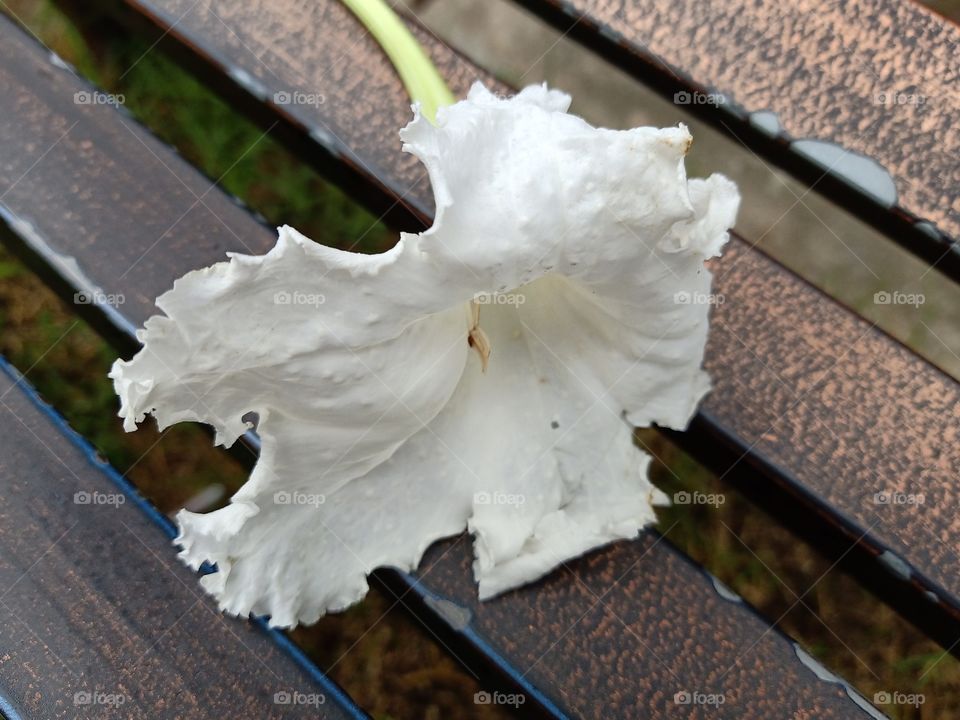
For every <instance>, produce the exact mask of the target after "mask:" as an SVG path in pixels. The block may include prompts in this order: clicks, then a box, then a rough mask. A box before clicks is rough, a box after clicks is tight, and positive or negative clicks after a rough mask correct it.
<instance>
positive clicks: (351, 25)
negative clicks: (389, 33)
mask: <svg viewBox="0 0 960 720" xmlns="http://www.w3.org/2000/svg"><path fill="white" fill-rule="evenodd" d="M123 2H124V3H125V4H126V5H127V6H129V7H130V8H131V9H132V10H133V11H134V12H136V13H138V14H142V15H146V16H147V17H149V18H150V19H151V20H152V21H153V22H154V23H155V24H156V25H157V26H159V27H160V28H162V29H163V30H164V31H165V32H166V31H169V33H168V34H167V36H166V38H165V42H168V43H171V42H177V43H180V44H181V45H183V46H185V47H186V49H187V52H188V53H190V54H194V55H197V56H200V57H202V58H203V59H204V61H205V62H207V63H210V64H212V65H214V66H215V67H217V68H218V69H219V70H220V71H221V72H224V73H226V74H228V75H230V76H231V77H232V79H233V82H235V83H237V84H239V85H240V86H241V87H243V88H246V89H248V90H249V91H251V92H252V93H253V94H254V95H258V96H261V97H262V98H265V99H266V101H267V102H268V103H272V104H274V105H275V107H274V110H275V111H276V112H277V113H279V115H280V116H282V117H284V118H285V119H286V120H287V121H291V122H293V123H295V124H297V125H299V126H300V127H302V128H303V129H304V131H305V132H311V133H312V137H313V140H315V141H316V142H318V143H320V144H321V145H323V146H324V147H326V148H327V149H328V150H330V151H331V152H332V153H334V154H335V155H336V156H338V159H339V161H340V162H341V164H342V165H343V167H344V168H349V169H351V170H354V171H359V172H360V173H363V174H366V175H368V176H370V177H371V178H374V179H375V180H374V183H373V184H374V185H380V186H381V187H384V188H385V189H386V190H387V191H388V192H390V193H392V194H393V197H394V200H396V198H397V197H399V198H401V202H403V203H404V204H407V205H409V206H410V207H411V208H412V209H413V210H414V211H416V212H418V213H420V214H421V215H424V216H429V215H430V214H431V213H432V210H433V196H432V193H431V192H430V184H429V181H428V179H427V175H426V172H425V171H424V170H423V168H422V166H421V165H420V164H419V163H418V162H417V161H416V160H415V159H414V158H413V156H411V155H408V154H405V153H401V152H400V145H401V143H400V138H399V134H398V132H399V130H400V128H401V127H403V126H404V125H405V124H406V123H407V122H409V121H410V120H411V119H412V118H413V114H412V111H411V109H410V99H409V97H408V96H407V95H406V94H405V92H404V91H403V87H402V85H400V83H399V81H398V76H397V73H396V70H394V68H393V65H392V63H391V62H390V61H389V59H388V58H387V56H386V55H385V54H384V53H383V51H382V50H381V49H380V46H379V44H378V43H377V42H376V41H375V40H374V39H373V38H372V37H371V36H370V35H369V34H368V33H366V32H365V30H364V29H363V27H362V26H361V25H360V24H359V23H358V22H357V20H356V18H355V17H354V16H353V14H352V13H351V12H350V11H349V10H348V9H347V8H346V7H344V5H343V4H342V3H340V2H338V1H337V0H320V1H319V2H316V1H315V0H270V1H269V2H268V1H265V0H253V1H252V2H246V1H243V2H239V1H229V2H209V1H208V0H204V1H203V2H200V3H197V2H195V0H153V1H151V0H146V1H144V0H123ZM410 27H411V29H412V30H413V32H414V35H415V36H416V37H417V38H418V39H420V40H421V41H422V42H423V43H424V45H425V47H426V48H427V50H428V52H429V54H430V56H431V57H432V58H433V60H434V62H435V63H436V64H437V66H438V67H439V68H440V70H441V72H442V73H443V75H444V77H445V78H446V79H447V81H448V82H449V84H450V86H451V88H452V89H453V91H454V92H455V93H457V94H459V95H463V94H465V93H466V91H467V90H468V89H469V87H470V85H471V84H472V83H473V82H474V80H477V79H483V80H485V81H486V82H487V83H488V84H489V85H493V82H492V80H491V78H490V77H489V75H487V73H484V72H482V71H480V70H479V69H478V68H477V67H476V66H474V65H471V64H470V63H469V62H467V61H466V60H465V59H464V58H462V57H461V56H459V55H457V54H456V53H455V52H454V51H453V50H451V49H450V48H448V47H446V46H445V45H443V44H441V43H440V42H439V41H437V39H436V38H435V37H434V36H432V35H430V34H429V33H428V32H427V31H426V30H424V29H423V28H422V27H420V26H419V25H416V24H411V26H410ZM223 82H224V83H228V82H230V81H229V80H224V81H223ZM218 84H219V83H218ZM500 89H504V90H505V89H506V88H503V87H502V86H501V88H500ZM295 90H297V91H301V92H304V93H310V94H313V95H317V96H322V97H323V102H322V104H319V103H318V104H281V105H277V104H276V103H274V100H275V98H276V94H277V93H284V92H287V93H292V92H293V91H295ZM334 172H335V170H334ZM391 202H393V201H391Z"/></svg>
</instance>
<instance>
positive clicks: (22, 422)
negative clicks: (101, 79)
mask: <svg viewBox="0 0 960 720" xmlns="http://www.w3.org/2000/svg"><path fill="white" fill-rule="evenodd" d="M6 39H7V38H6V37H4V40H5V41H6ZM78 494H79V495H78ZM84 498H86V499H87V500H88V501H87V502H83V500H84ZM91 499H92V500H91ZM121 500H122V502H121ZM0 514H2V517H3V521H2V523H0V527H2V531H0V547H2V552H0V588H2V590H0V646H2V648H3V652H2V654H0V699H2V700H5V701H6V703H7V704H8V706H9V707H8V708H7V711H6V712H7V713H8V714H9V715H11V716H12V717H21V718H37V720H41V719H42V720H53V719H54V718H95V717H96V718H105V717H111V718H114V717H115V718H119V717H123V718H131V719H133V718H136V719H139V718H143V719H144V720H160V719H162V718H171V719H172V718H185V717H189V718H197V719H201V718H210V719H211V720H221V719H222V718H292V717H303V718H307V717H310V718H314V717H318V715H319V716H320V717H326V718H361V717H367V716H366V714H364V713H363V712H361V711H360V710H359V709H358V708H356V706H354V705H353V704H352V702H350V701H349V699H348V698H347V697H346V696H345V695H344V694H343V692H342V691H341V690H340V689H339V688H338V687H337V686H336V685H334V684H333V683H332V682H330V681H329V680H327V679H326V678H323V677H322V676H320V674H319V671H318V670H317V669H316V668H315V667H313V666H311V665H309V664H308V663H307V662H305V661H304V660H303V659H302V658H301V657H300V656H299V654H296V655H294V654H291V652H289V648H288V649H287V650H285V649H284V646H287V645H289V641H287V640H286V639H285V638H284V637H283V636H281V635H279V634H278V633H275V632H268V631H267V630H265V629H264V627H263V626H262V625H259V624H255V623H252V622H243V621H238V620H234V619H230V618H226V617H224V616H223V615H221V614H220V612H219V611H218V610H217V608H216V604H215V603H214V602H213V601H212V600H211V599H210V598H208V597H206V596H204V595H203V593H202V591H201V590H200V587H199V585H198V584H197V579H196V575H195V574H194V573H193V572H191V571H190V570H188V569H187V568H186V567H185V566H183V565H182V564H181V563H179V562H178V561H177V560H176V558H175V557H174V555H173V553H172V552H171V547H170V540H171V534H170V530H171V528H170V527H169V525H168V524H165V519H164V518H162V517H161V516H159V515H157V514H156V513H155V512H153V511H151V510H149V509H147V506H146V505H145V503H144V501H143V500H142V499H140V498H139V497H138V496H136V494H135V492H134V491H133V490H132V488H130V487H129V486H128V485H127V484H126V482H125V481H124V480H123V479H122V478H121V477H120V476H119V475H117V473H116V472H115V471H114V470H112V469H111V468H109V467H108V466H106V465H104V464H103V461H102V460H99V459H98V458H97V456H96V454H95V452H94V450H93V448H91V447H90V446H89V445H87V444H86V443H85V442H84V441H83V440H82V439H81V438H80V437H79V436H77V435H75V434H74V433H73V432H72V431H70V430H69V428H67V426H66V425H65V423H63V421H62V419H60V418H59V417H58V416H56V415H55V413H53V411H52V410H51V409H50V408H48V407H46V406H44V405H43V404H42V402H41V401H40V400H39V398H38V397H37V396H36V395H35V394H34V392H33V390H32V389H31V388H29V386H28V385H27V384H26V383H25V382H24V381H22V380H20V381H19V382H18V376H17V375H16V371H15V370H13V369H12V368H11V367H10V366H9V365H7V364H6V362H5V361H3V360H2V358H0ZM277 693H288V694H289V696H290V697H291V698H292V697H294V693H296V694H297V695H296V702H291V703H283V700H284V697H275V695H276V694H277ZM321 698H322V700H321ZM275 700H276V701H277V702H275ZM311 703H315V704H311ZM0 707H2V704H0ZM11 710H12V711H13V712H11Z"/></svg>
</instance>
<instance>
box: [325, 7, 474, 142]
mask: <svg viewBox="0 0 960 720" xmlns="http://www.w3.org/2000/svg"><path fill="white" fill-rule="evenodd" d="M341 1H342V2H343V4H344V5H346V6H347V7H348V8H350V10H351V11H352V12H353V14H354V15H356V16H357V18H358V19H359V20H360V22H361V23H363V26H364V27H365V28H367V30H369V31H370V34H371V35H373V37H374V38H375V39H376V41H377V42H379V43H380V47H382V48H383V51H384V52H385V53H386V54H387V56H388V57H389V58H390V60H391V62H393V66H394V68H396V70H397V73H398V74H399V75H400V79H401V80H402V81H403V85H404V87H406V88H407V93H408V94H409V95H410V99H411V100H413V101H414V102H419V103H420V112H421V113H423V115H424V116H425V117H426V118H427V119H428V120H429V121H430V122H432V123H435V122H436V117H437V109H438V108H441V107H443V106H444V105H452V104H453V103H455V102H456V98H455V97H454V95H453V93H452V92H450V88H449V87H447V83H446V82H444V80H443V78H442V77H441V76H440V73H439V72H438V71H437V68H436V66H435V65H434V64H433V61H431V60H430V58H429V57H427V54H426V52H424V50H423V48H422V47H421V46H420V43H418V42H417V40H416V38H414V37H413V35H412V34H411V33H410V31H409V30H408V29H407V26H406V25H404V24H403V22H402V21H401V20H400V18H399V17H397V14H396V13H395V12H394V11H393V10H392V9H391V8H390V7H389V6H388V5H387V4H386V3H385V2H384V0H341Z"/></svg>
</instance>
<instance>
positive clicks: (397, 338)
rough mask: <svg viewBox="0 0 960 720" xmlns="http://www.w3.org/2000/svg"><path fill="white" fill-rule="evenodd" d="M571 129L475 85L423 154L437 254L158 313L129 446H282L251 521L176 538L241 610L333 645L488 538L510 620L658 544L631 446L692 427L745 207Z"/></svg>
mask: <svg viewBox="0 0 960 720" xmlns="http://www.w3.org/2000/svg"><path fill="white" fill-rule="evenodd" d="M568 106H569V97H567V96H566V95H564V94H562V93H558V92H556V91H550V90H548V89H547V88H546V87H543V86H535V87H531V88H527V89H526V90H524V91H522V92H521V93H519V94H518V95H517V96H515V97H512V98H509V99H503V98H497V97H495V96H493V95H491V94H490V93H489V92H488V91H487V90H485V89H484V88H483V87H482V86H480V85H476V86H474V88H473V89H472V90H471V92H470V95H469V97H468V98H467V100H465V101H463V102H460V103H457V104H456V105H454V106H451V107H449V108H443V109H441V110H440V111H439V112H438V119H437V125H436V126H433V125H431V124H429V123H428V122H427V121H426V120H424V119H423V118H421V117H419V116H416V115H415V118H414V121H413V122H412V123H411V124H410V125H408V126H407V127H406V128H405V129H404V130H403V131H402V132H401V136H402V138H403V140H404V142H405V145H404V148H405V150H407V151H409V152H412V153H414V154H415V155H416V156H417V157H418V158H420V160H421V161H423V163H424V164H425V166H426V167H427V170H428V172H429V175H430V179H431V182H432V185H433V189H434V194H435V198H436V206H437V217H436V222H435V223H434V225H433V227H431V228H430V229H429V230H427V231H425V232H423V233H421V234H419V235H412V234H403V235H402V236H401V241H400V243H399V244H398V245H397V247H395V248H394V249H393V250H391V251H390V252H388V253H384V254H383V255H379V256H361V255H355V254H351V253H344V252H341V251H337V250H331V249H328V248H323V247H320V246H317V245H315V244H313V243H311V242H310V241H309V240H307V239H306V238H304V237H302V236H300V235H299V234H297V233H296V232H295V231H293V230H291V229H289V228H283V229H281V231H280V239H279V241H278V244H277V247H276V248H274V250H272V251H271V252H270V253H268V254H267V255H265V256H263V257H247V256H233V257H232V258H231V260H230V261H229V262H226V263H220V264H218V265H215V266H213V267H212V268H208V269H206V270H202V271H198V272H195V273H191V274H189V275H187V276H185V277H184V278H182V279H181V280H179V281H178V282H177V283H176V285H175V286H174V289H173V290H171V291H170V292H169V293H167V294H166V295H164V296H162V297H161V298H160V299H159V300H158V306H159V307H160V309H161V310H163V311H164V313H165V316H158V317H154V318H151V319H150V320H149V321H148V322H147V325H146V327H145V330H144V331H143V332H142V334H141V338H140V339H141V341H143V342H144V344H145V347H144V349H143V350H142V351H141V352H140V353H139V354H138V355H137V356H136V357H135V358H134V359H133V360H131V361H130V362H120V361H118V363H117V364H116V365H115V366H114V368H113V370H112V371H111V376H112V377H113V378H114V382H115V386H116V388H117V392H118V394H119V395H120V398H121V403H122V409H121V416H122V417H124V418H125V425H126V426H127V427H128V429H132V427H133V426H135V423H136V422H139V421H140V420H142V419H143V417H144V415H145V414H146V413H152V414H154V415H155V416H156V417H157V419H158V422H159V423H160V425H161V426H164V425H167V424H170V423H172V422H176V421H179V420H185V419H194V420H202V421H205V422H209V423H211V424H213V425H214V426H215V427H216V428H217V435H218V440H219V441H220V442H223V443H226V444H229V443H230V442H232V441H233V440H235V439H236V438H237V436H238V435H239V434H241V433H242V432H243V431H244V430H245V429H247V428H248V427H249V426H250V425H251V419H252V418H253V415H254V414H255V415H256V418H257V431H258V433H259V434H260V436H261V438H262V448H263V449H262V454H261V457H260V460H259V462H258V464H257V466H256V468H255V470H254V472H253V474H252V476H251V478H250V481H249V482H248V483H247V484H246V485H245V486H244V487H243V488H242V489H241V490H240V491H239V492H238V493H237V494H236V495H235V496H234V498H233V499H232V502H231V504H230V505H229V506H228V507H226V508H223V509H221V510H218V511H216V512H213V513H209V514H207V515H197V514H193V513H187V512H182V513H181V514H180V516H179V518H178V519H179V522H180V528H181V533H180V536H179V538H178V542H179V543H180V544H181V545H182V547H183V553H182V556H183V557H184V559H185V560H186V561H187V562H189V563H190V564H191V565H192V566H194V567H199V566H200V564H201V563H202V562H203V561H209V562H213V563H216V565H217V572H216V573H213V574H211V575H208V576H206V577H205V578H204V579H203V584H204V587H205V588H206V589H207V590H208V591H210V592H211V593H213V594H214V595H215V596H216V597H217V598H218V599H219V602H220V604H221V607H223V608H224V609H225V610H227V611H229V612H231V613H235V614H246V613H250V612H253V613H256V614H267V615H270V616H271V622H272V623H273V624H274V625H281V626H287V625H293V624H296V623H298V622H313V621H315V620H316V619H317V618H318V617H320V616H321V615H322V614H323V613H324V612H327V611H330V610H339V609H342V608H345V607H347V606H349V605H350V604H352V603H354V602H356V601H357V600H359V599H360V598H361V597H362V596H363V594H364V593H365V592H366V590H367V582H366V576H367V575H368V574H369V572H370V571H371V570H372V569H373V568H375V567H379V566H384V565H390V566H396V567H401V568H404V569H410V568H413V567H415V566H416V564H417V562H418V561H419V559H420V557H421V555H422V553H423V552H424V550H425V549H426V548H427V547H428V546H429V544H430V543H432V542H433V541H435V540H436V539H438V538H441V537H445V536H449V535H452V534H455V533H457V532H459V531H461V530H462V529H464V528H465V527H466V528H468V529H469V530H470V531H471V532H472V533H473V535H474V547H475V555H476V561H475V564H474V572H475V575H476V577H477V580H478V582H479V585H480V595H481V597H482V598H486V597H491V596H493V595H496V594H497V593H500V592H503V591H505V590H509V589H510V588H513V587H516V586H517V585H520V584H522V583H525V582H529V581H530V580H533V579H535V578H537V577H540V576H542V575H543V574H545V573H546V572H549V570H550V569H552V568H554V567H556V566H557V565H558V564H560V563H562V562H564V561H566V560H567V559H569V558H572V557H575V556H577V555H580V554H582V553H584V552H586V551H588V550H590V549H591V548H594V547H597V546H599V545H602V544H604V543H607V542H611V541H613V540H617V539H621V538H629V537H633V536H635V535H636V534H637V532H638V531H639V529H640V528H642V527H643V526H644V525H647V524H649V523H651V522H653V521H654V520H655V515H654V512H653V505H654V504H657V503H662V502H665V500H666V499H665V498H664V496H663V495H662V494H661V493H660V492H659V491H658V490H656V488H654V487H653V486H652V485H651V484H650V483H649V481H648V480H647V478H646V469H647V465H648V462H649V458H648V457H647V456H646V455H645V454H644V453H642V452H640V451H639V450H638V449H637V448H636V446H635V445H634V444H633V441H632V427H631V426H632V425H646V424H650V423H654V422H655V423H659V424H661V425H665V426H669V427H674V428H682V427H685V425H686V423H687V422H688V421H689V419H690V417H691V416H692V414H693V412H694V410H695V407H696V404H697V402H698V401H699V400H700V398H701V397H702V396H703V394H704V393H705V392H706V391H707V389H708V387H709V382H708V378H707V377H706V375H705V374H704V373H703V371H702V370H701V369H700V365H701V361H702V356H703V350H704V345H705V341H706V333H707V317H708V311H709V305H708V303H706V302H701V299H702V298H703V297H708V296H709V290H710V275H709V273H708V272H707V271H706V269H705V268H704V260H705V259H707V258H709V257H711V256H713V255H716V254H717V253H718V252H719V251H720V248H721V247H722V245H723V243H724V242H725V241H726V238H727V234H726V231H727V228H728V227H729V226H730V225H731V224H732V222H733V219H734V217H735V214H736V209H737V204H738V202H739V197H738V195H737V192H736V188H735V187H734V186H733V184H732V183H730V182H729V181H728V180H726V179H725V178H722V177H721V176H713V177H711V178H708V179H707V180H704V181H691V182H689V183H688V182H687V179H686V175H685V171H684V167H683V157H684V154H685V153H686V151H687V149H688V147H689V144H690V136H689V134H688V133H687V131H686V129H685V128H683V127H682V126H681V127H677V128H667V129H663V130H658V129H654V128H637V129H634V130H627V131H613V130H605V129H597V128H593V127H591V126H590V125H588V124H587V123H586V122H584V121H583V120H582V119H580V118H577V117H575V116H572V115H569V114H567V112H566V110H567V107H568ZM321 298H322V300H321ZM685 299H686V300H685ZM478 315H479V317H478ZM477 320H478V321H479V322H478V323H477ZM481 340H482V341H483V342H481ZM471 344H472V345H473V346H474V349H477V348H479V347H480V346H481V345H484V344H485V345H488V346H489V348H490V355H489V367H487V369H486V371H484V369H483V366H484V364H485V363H484V360H482V359H481V357H480V354H479V353H477V352H474V351H473V350H471Z"/></svg>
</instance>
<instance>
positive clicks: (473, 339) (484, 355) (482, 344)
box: [467, 300, 490, 373]
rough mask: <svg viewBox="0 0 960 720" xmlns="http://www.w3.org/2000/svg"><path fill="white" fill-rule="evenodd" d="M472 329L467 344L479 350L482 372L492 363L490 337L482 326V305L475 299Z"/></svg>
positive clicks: (471, 310)
mask: <svg viewBox="0 0 960 720" xmlns="http://www.w3.org/2000/svg"><path fill="white" fill-rule="evenodd" d="M470 316H471V323H470V331H469V332H468V333H467V344H468V345H469V346H470V347H472V348H473V349H474V350H476V351H477V354H478V355H480V372H484V373H485V372H486V371H487V365H489V364H490V338H488V337H487V334H486V333H485V332H484V331H483V328H481V327H480V306H479V305H478V304H477V303H476V302H475V301H473V300H471V301H470Z"/></svg>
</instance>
